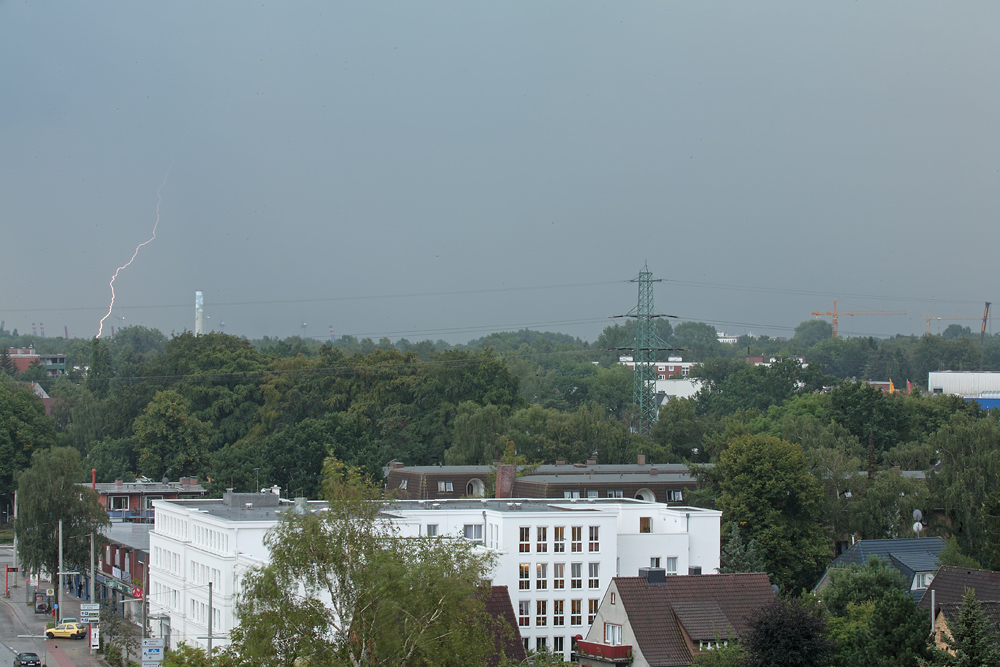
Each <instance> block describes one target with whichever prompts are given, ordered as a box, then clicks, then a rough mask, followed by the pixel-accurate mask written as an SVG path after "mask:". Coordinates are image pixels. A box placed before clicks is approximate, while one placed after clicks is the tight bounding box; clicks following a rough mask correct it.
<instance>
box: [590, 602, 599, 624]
mask: <svg viewBox="0 0 1000 667" xmlns="http://www.w3.org/2000/svg"><path fill="white" fill-rule="evenodd" d="M600 606H601V601H600V600H595V599H593V598H591V599H590V601H589V602H588V603H587V624H588V625H590V624H591V623H593V622H594V619H595V618H597V608H598V607H600Z"/></svg>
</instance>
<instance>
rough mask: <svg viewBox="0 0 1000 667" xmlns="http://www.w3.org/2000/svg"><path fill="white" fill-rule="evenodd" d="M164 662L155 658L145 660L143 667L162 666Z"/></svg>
mask: <svg viewBox="0 0 1000 667" xmlns="http://www.w3.org/2000/svg"><path fill="white" fill-rule="evenodd" d="M161 664H162V663H159V662H156V661H155V660H143V661H142V667H160V665H161Z"/></svg>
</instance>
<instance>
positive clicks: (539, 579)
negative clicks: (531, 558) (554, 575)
mask: <svg viewBox="0 0 1000 667" xmlns="http://www.w3.org/2000/svg"><path fill="white" fill-rule="evenodd" d="M548 586H549V566H548V564H547V563H536V564H535V588H536V589H537V590H540V591H544V590H545V589H546V588H548Z"/></svg>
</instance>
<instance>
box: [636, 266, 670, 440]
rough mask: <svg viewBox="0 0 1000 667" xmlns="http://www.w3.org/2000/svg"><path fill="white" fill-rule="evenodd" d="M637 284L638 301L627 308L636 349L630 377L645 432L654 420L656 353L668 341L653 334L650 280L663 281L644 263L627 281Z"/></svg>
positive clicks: (639, 427)
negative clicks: (630, 308) (633, 325)
mask: <svg viewBox="0 0 1000 667" xmlns="http://www.w3.org/2000/svg"><path fill="white" fill-rule="evenodd" d="M629 282H631V283H638V284H639V301H638V303H636V306H635V308H633V309H632V310H631V311H629V313H628V315H627V317H634V318H635V349H634V351H633V354H632V361H633V362H634V363H635V375H634V377H633V380H632V403H633V404H635V407H636V409H637V410H638V412H639V414H638V421H639V424H638V432H639V433H642V434H648V433H649V429H650V427H651V426H652V424H653V422H654V421H656V412H657V405H656V369H655V366H654V364H655V362H656V352H657V351H658V350H664V349H667V344H666V343H665V342H663V341H662V340H660V337H659V336H657V335H656V327H655V319H656V318H657V317H659V315H658V314H657V313H656V311H655V309H654V308H653V283H660V282H663V280H661V279H659V278H653V274H652V272H650V270H649V268H648V266H647V265H645V264H644V265H643V267H642V271H640V272H639V275H638V276H636V277H635V278H633V279H632V280H630V281H629Z"/></svg>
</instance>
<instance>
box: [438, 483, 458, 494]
mask: <svg viewBox="0 0 1000 667" xmlns="http://www.w3.org/2000/svg"><path fill="white" fill-rule="evenodd" d="M454 490H455V488H454V487H453V486H452V484H451V482H438V493H451V492H453V491H454Z"/></svg>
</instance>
